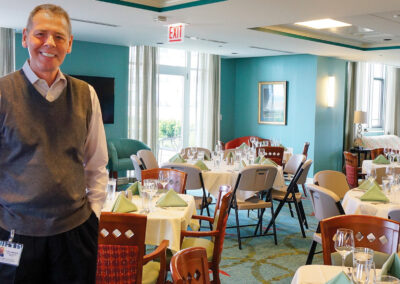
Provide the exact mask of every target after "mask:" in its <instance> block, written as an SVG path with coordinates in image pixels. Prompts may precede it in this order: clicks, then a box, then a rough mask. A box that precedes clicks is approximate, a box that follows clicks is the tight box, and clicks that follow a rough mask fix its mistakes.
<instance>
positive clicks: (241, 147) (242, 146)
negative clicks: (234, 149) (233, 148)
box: [238, 142, 248, 149]
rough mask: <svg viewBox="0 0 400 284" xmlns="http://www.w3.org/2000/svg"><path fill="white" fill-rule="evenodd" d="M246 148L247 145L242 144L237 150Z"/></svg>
mask: <svg viewBox="0 0 400 284" xmlns="http://www.w3.org/2000/svg"><path fill="white" fill-rule="evenodd" d="M246 146H248V145H247V144H246V143H244V142H243V143H242V145H240V146H239V147H238V148H239V149H243V148H244V147H246Z"/></svg>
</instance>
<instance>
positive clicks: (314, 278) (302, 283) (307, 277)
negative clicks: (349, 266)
mask: <svg viewBox="0 0 400 284" xmlns="http://www.w3.org/2000/svg"><path fill="white" fill-rule="evenodd" d="M340 272H342V267H341V266H331V265H303V266H300V267H299V268H298V269H297V271H296V274H295V275H294V277H293V279H292V282H291V283H292V284H324V283H326V282H327V281H329V280H331V279H332V278H334V277H335V276H336V275H338V274H339V273H340ZM380 272H381V270H380V269H377V270H376V275H377V276H378V275H380ZM372 275H373V272H371V276H372ZM371 283H372V282H371Z"/></svg>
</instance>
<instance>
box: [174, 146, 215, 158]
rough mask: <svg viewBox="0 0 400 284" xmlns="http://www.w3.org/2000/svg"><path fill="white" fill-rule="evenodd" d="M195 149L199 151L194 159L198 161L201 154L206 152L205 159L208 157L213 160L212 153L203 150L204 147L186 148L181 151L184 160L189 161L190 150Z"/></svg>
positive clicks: (205, 149)
mask: <svg viewBox="0 0 400 284" xmlns="http://www.w3.org/2000/svg"><path fill="white" fill-rule="evenodd" d="M192 148H195V149H196V150H197V152H196V155H195V156H194V159H197V155H198V154H199V152H200V151H203V152H204V158H205V156H207V157H208V158H209V159H210V160H211V151H210V150H208V149H207V148H202V147H186V148H183V149H182V151H181V155H182V158H184V159H188V152H189V150H190V149H192Z"/></svg>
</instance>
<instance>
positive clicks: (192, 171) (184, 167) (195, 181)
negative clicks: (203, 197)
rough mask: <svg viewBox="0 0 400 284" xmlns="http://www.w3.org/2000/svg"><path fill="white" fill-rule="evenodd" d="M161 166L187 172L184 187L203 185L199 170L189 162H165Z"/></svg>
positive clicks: (193, 187)
mask: <svg viewBox="0 0 400 284" xmlns="http://www.w3.org/2000/svg"><path fill="white" fill-rule="evenodd" d="M162 168H168V169H174V170H178V171H181V172H185V173H186V174H187V178H186V188H185V189H188V190H190V189H199V188H202V187H203V183H202V174H201V170H200V169H199V168H198V167H196V166H194V165H190V164H177V163H165V164H163V165H162Z"/></svg>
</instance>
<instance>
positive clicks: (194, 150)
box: [190, 147, 197, 159]
mask: <svg viewBox="0 0 400 284" xmlns="http://www.w3.org/2000/svg"><path fill="white" fill-rule="evenodd" d="M190 150H191V151H192V153H193V158H194V159H196V157H197V148H196V147H191V148H190Z"/></svg>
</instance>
